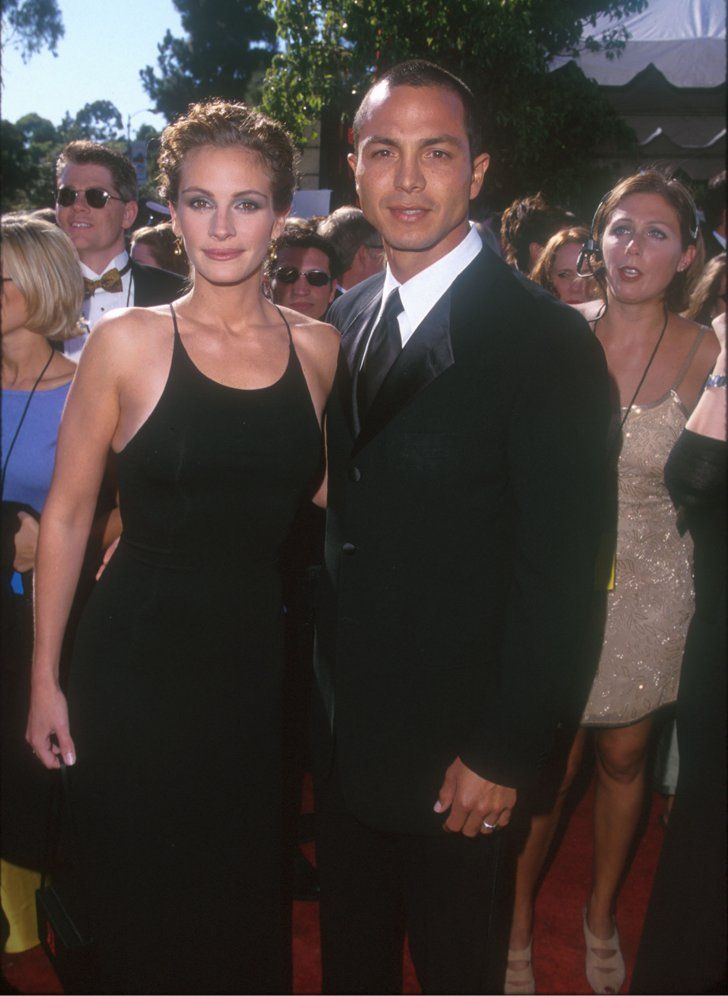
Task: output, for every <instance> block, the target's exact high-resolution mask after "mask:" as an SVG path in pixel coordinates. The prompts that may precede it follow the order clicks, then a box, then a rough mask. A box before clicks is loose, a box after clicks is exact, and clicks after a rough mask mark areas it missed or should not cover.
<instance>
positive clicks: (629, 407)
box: [594, 305, 670, 432]
mask: <svg viewBox="0 0 728 996" xmlns="http://www.w3.org/2000/svg"><path fill="white" fill-rule="evenodd" d="M663 307H664V311H665V317H664V321H663V323H662V328H661V329H660V334H659V335H658V337H657V342H656V343H655V347H654V349H653V350H652V352H651V353H650V358H649V360H648V361H647V365H646V366H645V369H644V370H643V371H642V376H641V377H640V379H639V383H638V384H637V387H636V389H635V392H634V394H633V395H632V400H631V401H630V403H629V404H628V405H627V410H626V411H625V413H624V415H623V416H622V421H621V422H620V423H619V431H620V432H621V431H622V429H624V423H625V422H626V421H627V416H628V415H629V413H630V412H631V411H632V406H633V405H634V403H635V401H636V400H637V395H638V394H639V393H640V391H641V390H642V385H643V384H644V382H645V380H646V378H647V374H648V373H649V372H650V367H651V366H652V361H653V360H654V358H655V357H656V356H657V350H658V349H659V348H660V343H661V342H662V340H663V339H664V337H665V332H666V330H667V323H668V321H669V320H670V312H669V311H668V310H667V305H663ZM606 311H607V306H606V305H605V306H604V309H603V310H602V311H601V312H600V313H599V317H598V318H597V320H596V321H595V322H594V333H595V334H596V331H597V325H598V324H599V322H600V320H601V319H602V318H603V317H604V315H605V314H606Z"/></svg>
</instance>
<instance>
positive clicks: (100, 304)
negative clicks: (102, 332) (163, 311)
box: [63, 249, 134, 362]
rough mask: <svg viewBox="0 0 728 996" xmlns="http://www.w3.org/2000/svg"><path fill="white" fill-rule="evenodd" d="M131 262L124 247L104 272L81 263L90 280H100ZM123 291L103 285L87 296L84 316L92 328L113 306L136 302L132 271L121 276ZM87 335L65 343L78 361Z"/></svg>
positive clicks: (110, 261) (66, 351) (84, 303)
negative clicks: (107, 289)
mask: <svg viewBox="0 0 728 996" xmlns="http://www.w3.org/2000/svg"><path fill="white" fill-rule="evenodd" d="M128 262H129V253H128V252H127V251H126V249H124V250H123V251H122V252H120V253H119V255H118V256H114V258H113V259H111V260H109V262H108V263H107V264H106V266H105V267H104V270H103V273H94V271H93V270H92V269H91V268H90V267H88V266H86V264H85V263H81V274H82V276H84V277H86V278H87V279H88V280H98V279H99V277H102V276H103V275H104V273H108V271H109V270H113V269H114V268H116V269H117V270H123V269H124V267H125V266H126V264H127V263H128ZM121 288H122V289H121V291H117V292H115V293H113V294H110V293H109V291H105V290H104V289H103V288H102V287H99V288H98V289H97V290H95V291H94V293H93V294H92V295H91V297H87V298H86V299H85V300H84V302H83V317H84V318H85V319H86V321H87V322H88V324H89V327H90V328H93V327H94V325H95V324H96V322H98V320H99V318H101V316H102V315H104V314H106V312H107V311H111V310H112V308H126V307H128V306H130V305H132V304H134V300H133V295H132V275H131V271H130V270H128V271H127V272H126V273H125V274H124V275H123V276H122V278H121ZM87 338H88V336H87V335H78V336H76V337H75V338H73V339H68V340H67V341H66V342H64V344H63V352H64V353H65V355H66V356H68V357H69V358H70V359H72V360H76V361H77V362H78V358H79V356H80V355H81V350H82V349H83V347H84V346H85V345H86V339H87Z"/></svg>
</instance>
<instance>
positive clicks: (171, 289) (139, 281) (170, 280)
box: [131, 260, 187, 308]
mask: <svg viewBox="0 0 728 996" xmlns="http://www.w3.org/2000/svg"><path fill="white" fill-rule="evenodd" d="M131 273H132V277H133V278H134V300H133V304H134V306H135V307H137V308H152V307H154V305H157V304H169V303H170V302H171V301H176V300H177V298H178V297H181V296H182V294H184V292H185V291H186V290H187V283H186V281H185V279H184V277H180V276H179V275H178V274H177V273H170V272H169V271H168V270H160V269H159V268H158V267H156V266H144V265H143V264H142V263H136V262H135V261H134V260H132V261H131Z"/></svg>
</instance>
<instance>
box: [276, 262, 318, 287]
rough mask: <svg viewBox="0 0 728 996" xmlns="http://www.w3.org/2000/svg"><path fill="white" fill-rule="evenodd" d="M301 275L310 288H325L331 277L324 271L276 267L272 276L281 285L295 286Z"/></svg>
mask: <svg viewBox="0 0 728 996" xmlns="http://www.w3.org/2000/svg"><path fill="white" fill-rule="evenodd" d="M301 274H303V276H304V277H305V278H306V280H308V282H309V284H310V285H311V286H312V287H325V286H326V284H330V283H331V275H330V274H329V273H326V272H325V271H324V270H299V269H298V268H297V267H295V266H277V267H276V268H275V271H274V273H273V276H274V277H275V279H276V280H280V282H281V283H282V284H295V282H296V281H297V280H298V278H299V277H300V276H301Z"/></svg>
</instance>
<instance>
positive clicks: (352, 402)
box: [341, 276, 384, 438]
mask: <svg viewBox="0 0 728 996" xmlns="http://www.w3.org/2000/svg"><path fill="white" fill-rule="evenodd" d="M383 283H384V277H383V276H382V279H381V282H380V281H377V284H376V286H375V287H373V288H372V291H371V294H368V295H367V296H366V297H365V298H364V299H363V300H362V301H361V302H360V304H359V307H358V308H357V309H356V311H355V312H354V314H353V315H352V316H351V318H350V319H349V320H348V321H347V323H346V325H345V326H344V328H343V329H342V330H341V349H342V352H343V354H344V356H345V357H346V363H347V366H348V367H349V377H350V384H351V390H350V391H349V392H348V394H347V396H346V398H345V405H344V407H345V410H346V417H347V419H348V421H349V427H350V429H351V434H352V436H353V437H354V438H356V437H357V436H358V435H359V430H360V425H359V415H358V412H357V408H356V391H357V382H358V379H359V370H360V368H361V361H362V356H363V353H364V348H365V346H366V342H367V333H368V332H369V330H370V329H371V327H372V322H373V321H374V318H375V316H376V314H377V311H378V310H379V305H380V304H381V300H382V285H383Z"/></svg>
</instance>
